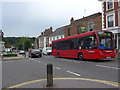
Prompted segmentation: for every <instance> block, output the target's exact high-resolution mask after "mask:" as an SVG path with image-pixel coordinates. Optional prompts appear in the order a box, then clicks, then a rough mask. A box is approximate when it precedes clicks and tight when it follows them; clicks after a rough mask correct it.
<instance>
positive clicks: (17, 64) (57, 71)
mask: <svg viewBox="0 0 120 90" xmlns="http://www.w3.org/2000/svg"><path fill="white" fill-rule="evenodd" d="M119 63H120V62H118V60H117V59H113V60H85V61H80V60H76V59H67V58H56V57H53V56H43V57H42V58H29V59H21V60H6V61H3V62H2V86H3V87H10V86H13V85H16V84H19V83H23V82H28V81H32V80H37V79H45V78H47V75H46V72H47V71H46V70H47V69H46V66H47V64H53V66H54V78H62V77H71V78H76V77H77V78H89V79H97V80H106V81H113V82H119V81H118V70H120V68H119V67H118V64H119ZM119 83H120V82H119Z"/></svg>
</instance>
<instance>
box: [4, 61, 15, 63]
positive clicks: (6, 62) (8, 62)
mask: <svg viewBox="0 0 120 90" xmlns="http://www.w3.org/2000/svg"><path fill="white" fill-rule="evenodd" d="M4 62H5V63H9V62H14V61H4Z"/></svg>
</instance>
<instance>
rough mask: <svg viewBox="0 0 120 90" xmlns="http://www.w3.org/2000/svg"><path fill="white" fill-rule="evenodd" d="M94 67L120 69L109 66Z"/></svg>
mask: <svg viewBox="0 0 120 90" xmlns="http://www.w3.org/2000/svg"><path fill="white" fill-rule="evenodd" d="M96 66H98V67H104V68H112V69H120V68H117V67H110V66H104V65H96Z"/></svg>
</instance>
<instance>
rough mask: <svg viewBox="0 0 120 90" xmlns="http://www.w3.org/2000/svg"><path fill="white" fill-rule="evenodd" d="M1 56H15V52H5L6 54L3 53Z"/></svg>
mask: <svg viewBox="0 0 120 90" xmlns="http://www.w3.org/2000/svg"><path fill="white" fill-rule="evenodd" d="M3 56H6V57H11V56H17V54H15V53H6V54H3Z"/></svg>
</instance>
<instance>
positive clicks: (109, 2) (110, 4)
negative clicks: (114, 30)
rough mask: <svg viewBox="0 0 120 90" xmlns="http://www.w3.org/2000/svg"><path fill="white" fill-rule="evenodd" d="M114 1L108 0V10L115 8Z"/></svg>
mask: <svg viewBox="0 0 120 90" xmlns="http://www.w3.org/2000/svg"><path fill="white" fill-rule="evenodd" d="M113 7H114V2H113V0H107V10H110V9H113Z"/></svg>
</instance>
